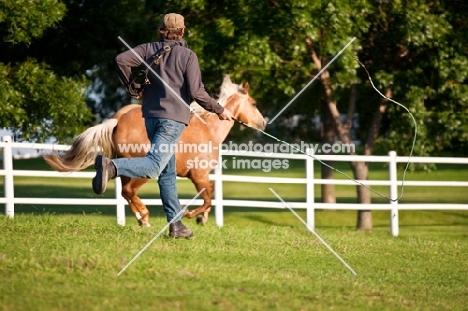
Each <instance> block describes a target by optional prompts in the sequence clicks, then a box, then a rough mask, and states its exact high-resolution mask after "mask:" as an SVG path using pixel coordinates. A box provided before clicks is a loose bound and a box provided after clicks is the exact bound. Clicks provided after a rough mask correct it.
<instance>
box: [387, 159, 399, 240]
mask: <svg viewBox="0 0 468 311" xmlns="http://www.w3.org/2000/svg"><path fill="white" fill-rule="evenodd" d="M388 155H389V156H390V162H389V164H388V169H389V178H390V198H391V199H392V200H394V199H396V198H397V197H398V180H397V161H396V156H397V154H396V152H395V151H390V152H389V153H388ZM390 205H391V206H392V208H391V209H390V227H391V231H392V235H393V236H395V237H397V236H398V233H399V228H398V201H390Z"/></svg>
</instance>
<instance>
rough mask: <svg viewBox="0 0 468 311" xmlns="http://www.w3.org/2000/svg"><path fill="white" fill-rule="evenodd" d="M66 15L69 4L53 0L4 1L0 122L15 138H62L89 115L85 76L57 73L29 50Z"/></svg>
mask: <svg viewBox="0 0 468 311" xmlns="http://www.w3.org/2000/svg"><path fill="white" fill-rule="evenodd" d="M64 14H65V6H64V5H63V4H62V3H59V2H57V1H54V0H46V1H42V0H36V1H23V0H20V1H16V0H15V1H2V2H1V3H0V36H1V37H2V39H3V40H2V42H1V43H0V46H1V50H2V56H1V57H0V59H1V62H0V77H1V79H0V106H1V107H2V109H0V124H1V126H2V127H6V128H9V129H11V130H13V132H14V134H15V138H16V139H19V140H21V139H25V140H32V141H44V140H46V139H47V138H49V137H51V136H53V137H56V138H57V139H59V140H64V139H67V138H70V137H72V136H73V135H74V134H76V133H78V132H79V131H81V130H82V128H83V125H84V124H85V123H87V122H90V120H91V113H90V111H89V110H88V109H87V107H86V105H85V96H84V94H85V92H84V89H85V87H86V81H85V79H84V78H83V77H79V78H76V79H72V78H68V77H64V76H59V75H57V74H56V73H54V72H53V71H52V70H51V69H50V67H49V65H47V64H46V63H45V62H41V61H39V60H37V59H35V58H32V57H28V55H27V52H26V51H27V50H28V47H29V45H30V44H31V42H33V41H34V40H35V39H36V38H38V37H40V36H42V35H43V33H44V31H45V29H47V28H48V27H52V26H53V25H56V24H57V23H58V22H59V21H60V19H61V18H63V16H64ZM64 107H66V108H64Z"/></svg>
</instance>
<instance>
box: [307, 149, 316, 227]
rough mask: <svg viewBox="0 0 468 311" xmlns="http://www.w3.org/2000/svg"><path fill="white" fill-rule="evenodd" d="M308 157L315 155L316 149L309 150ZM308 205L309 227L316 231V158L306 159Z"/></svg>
mask: <svg viewBox="0 0 468 311" xmlns="http://www.w3.org/2000/svg"><path fill="white" fill-rule="evenodd" d="M306 153H307V154H308V155H314V149H312V148H307V150H306ZM306 179H307V180H306V203H307V211H306V214H307V216H306V217H307V219H306V220H307V225H309V226H310V228H312V229H313V230H315V208H314V203H315V190H314V158H312V157H310V156H307V158H306Z"/></svg>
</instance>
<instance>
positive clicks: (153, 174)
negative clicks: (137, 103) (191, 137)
mask: <svg viewBox="0 0 468 311" xmlns="http://www.w3.org/2000/svg"><path fill="white" fill-rule="evenodd" d="M145 126H146V133H147V135H148V138H149V140H150V142H151V149H150V150H149V152H148V153H147V154H146V156H145V157H141V158H120V159H114V160H112V161H113V162H114V164H115V167H116V168H117V176H127V177H131V178H151V179H156V178H157V179H158V185H159V192H160V196H161V201H162V203H163V207H164V212H165V213H166V217H167V221H168V222H169V221H171V220H173V219H174V218H175V216H176V215H177V214H178V213H179V212H180V210H181V209H182V207H181V206H180V202H179V198H178V194H177V187H176V177H177V172H176V160H175V154H174V148H173V147H172V148H171V146H173V145H176V144H177V143H178V141H179V137H180V134H182V131H183V130H184V128H185V124H183V123H180V122H177V121H173V120H169V119H163V118H149V119H145ZM182 217H183V215H181V216H180V217H179V219H181V218H182ZM179 219H176V220H174V221H178V220H179Z"/></svg>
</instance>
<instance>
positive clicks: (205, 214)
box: [197, 182, 214, 225]
mask: <svg viewBox="0 0 468 311" xmlns="http://www.w3.org/2000/svg"><path fill="white" fill-rule="evenodd" d="M210 186H211V193H214V184H213V182H210ZM210 198H211V196H210ZM210 212H211V199H210V205H209V206H208V208H207V209H206V210H205V211H204V212H203V214H200V215H198V216H197V224H199V225H205V224H206V223H207V222H208V215H209V214H210Z"/></svg>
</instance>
